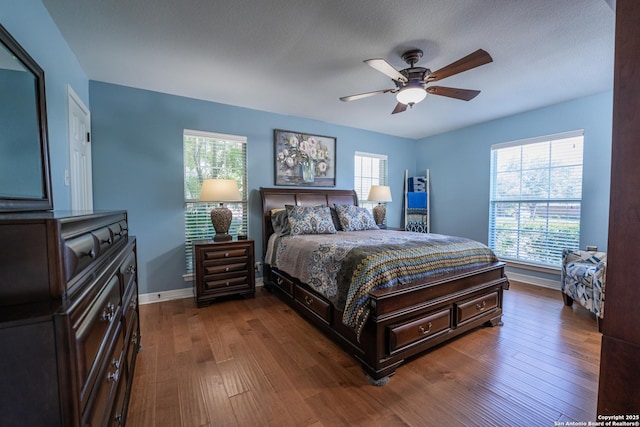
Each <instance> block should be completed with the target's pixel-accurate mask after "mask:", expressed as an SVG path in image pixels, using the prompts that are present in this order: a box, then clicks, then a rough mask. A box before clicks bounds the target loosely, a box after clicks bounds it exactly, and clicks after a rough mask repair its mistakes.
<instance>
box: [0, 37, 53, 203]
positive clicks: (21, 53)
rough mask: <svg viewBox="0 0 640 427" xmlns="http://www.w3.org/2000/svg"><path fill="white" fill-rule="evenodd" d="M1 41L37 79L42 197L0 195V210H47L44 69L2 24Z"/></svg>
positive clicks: (48, 177) (48, 184) (49, 199)
mask: <svg viewBox="0 0 640 427" xmlns="http://www.w3.org/2000/svg"><path fill="white" fill-rule="evenodd" d="M0 42H1V43H2V44H4V46H5V47H6V48H7V49H8V50H9V51H10V52H11V53H13V54H14V55H15V56H16V58H18V59H19V60H20V61H21V62H22V64H23V65H24V66H25V67H26V68H27V69H29V71H31V73H32V74H33V75H34V77H35V80H36V85H37V87H36V97H37V99H36V105H37V109H38V123H39V126H38V127H39V129H38V134H39V135H40V164H41V172H42V176H41V182H42V195H43V197H42V198H14V197H3V196H2V195H0V212H19V211H46V210H51V209H53V197H52V194H51V172H50V169H49V141H48V137H47V109H46V97H45V88H44V70H43V69H42V68H40V66H39V65H38V64H37V63H36V62H35V61H34V60H33V58H31V56H29V54H28V53H27V51H25V50H24V49H23V48H22V46H20V44H19V43H18V42H17V41H16V40H15V39H14V38H13V37H12V36H11V34H9V32H8V31H7V30H6V29H5V28H4V27H3V26H2V24H0Z"/></svg>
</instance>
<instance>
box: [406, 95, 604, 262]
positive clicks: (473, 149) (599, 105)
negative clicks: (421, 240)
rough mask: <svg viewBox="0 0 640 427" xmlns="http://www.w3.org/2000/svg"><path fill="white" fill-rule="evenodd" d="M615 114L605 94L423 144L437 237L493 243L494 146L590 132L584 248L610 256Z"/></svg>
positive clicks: (420, 157)
mask: <svg viewBox="0 0 640 427" xmlns="http://www.w3.org/2000/svg"><path fill="white" fill-rule="evenodd" d="M612 111H613V94H612V92H605V93H600V94H596V95H592V96H588V97H584V98H580V99H576V100H572V101H569V102H565V103H561V104H556V105H553V106H550V107H545V108H540V109H537V110H533V111H529V112H526V113H522V114H517V115H513V116H510V117H506V118H502V119H498V120H493V121H489V122H485V123H481V124H479V125H475V126H470V127H467V128H464V129H459V130H456V131H452V132H448V133H445V134H441V135H436V136H432V137H429V138H424V139H422V140H420V141H419V142H418V144H417V146H416V147H417V150H416V157H417V165H416V168H417V170H418V171H422V170H424V169H427V168H429V169H430V172H431V203H432V205H431V206H432V216H431V229H432V231H433V232H434V233H442V234H453V235H459V236H465V237H469V238H471V239H474V240H478V241H480V242H484V243H487V241H488V234H489V179H490V176H489V173H490V171H489V169H490V160H491V159H490V151H491V145H493V144H496V143H500V142H508V141H514V140H519V139H525V138H532V137H536V136H543V135H549V134H554V133H560V132H566V131H571V130H578V129H584V167H583V171H584V172H583V176H584V177H583V186H582V219H581V229H580V246H581V247H582V248H584V247H585V246H586V245H596V246H598V248H599V249H601V250H606V247H607V235H608V234H607V233H608V221H609V183H610V175H611V132H612ZM513 271H517V270H513ZM522 273H524V272H522ZM526 274H533V273H531V272H528V273H526Z"/></svg>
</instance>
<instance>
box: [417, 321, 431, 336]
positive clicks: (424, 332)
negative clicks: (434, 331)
mask: <svg viewBox="0 0 640 427" xmlns="http://www.w3.org/2000/svg"><path fill="white" fill-rule="evenodd" d="M432 326H433V324H432V323H431V322H429V323H428V324H427V329H425V328H424V326H422V325H420V327H419V328H418V330H419V331H420V332H421V333H422V335H427V334H428V333H429V332H431V327H432Z"/></svg>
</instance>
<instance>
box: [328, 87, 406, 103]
mask: <svg viewBox="0 0 640 427" xmlns="http://www.w3.org/2000/svg"><path fill="white" fill-rule="evenodd" d="M397 91H398V89H382V90H376V91H373V92H366V93H359V94H357V95H349V96H341V97H340V101H344V102H347V101H355V100H356V99H362V98H367V97H369V96H373V95H377V94H379V93H389V92H397Z"/></svg>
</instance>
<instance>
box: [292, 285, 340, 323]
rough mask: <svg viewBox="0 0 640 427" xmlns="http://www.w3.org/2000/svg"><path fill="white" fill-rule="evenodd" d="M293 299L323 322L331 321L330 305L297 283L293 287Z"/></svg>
mask: <svg viewBox="0 0 640 427" xmlns="http://www.w3.org/2000/svg"><path fill="white" fill-rule="evenodd" d="M295 301H296V303H298V304H300V305H301V306H303V307H305V308H306V309H307V310H309V311H310V312H312V313H313V314H315V315H316V316H319V317H320V318H321V319H322V320H324V321H325V322H327V323H329V322H330V321H331V305H330V304H329V303H328V302H326V301H324V300H323V299H321V298H320V297H318V296H316V295H314V294H312V293H311V292H309V291H307V290H306V289H304V288H302V287H300V286H297V285H296V287H295Z"/></svg>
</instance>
